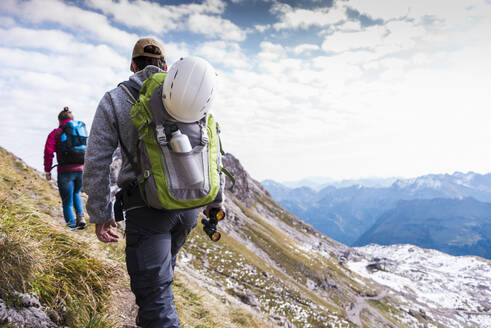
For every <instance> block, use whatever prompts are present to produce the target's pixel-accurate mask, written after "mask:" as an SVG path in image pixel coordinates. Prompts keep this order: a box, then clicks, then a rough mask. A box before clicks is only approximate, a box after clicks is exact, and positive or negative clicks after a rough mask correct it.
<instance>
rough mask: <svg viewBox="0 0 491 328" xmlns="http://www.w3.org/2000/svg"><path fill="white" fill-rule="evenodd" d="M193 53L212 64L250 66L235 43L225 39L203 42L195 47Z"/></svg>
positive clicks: (231, 66)
mask: <svg viewBox="0 0 491 328" xmlns="http://www.w3.org/2000/svg"><path fill="white" fill-rule="evenodd" d="M195 54H196V55H199V56H202V57H204V58H206V59H208V60H209V61H210V62H211V63H212V64H215V65H220V66H223V67H227V68H246V67H249V66H251V62H250V60H248V58H247V57H246V56H245V55H244V54H243V52H242V50H241V48H240V46H239V45H238V44H237V43H231V42H225V41H213V42H205V43H202V44H201V45H199V46H198V47H197V49H196V51H195Z"/></svg>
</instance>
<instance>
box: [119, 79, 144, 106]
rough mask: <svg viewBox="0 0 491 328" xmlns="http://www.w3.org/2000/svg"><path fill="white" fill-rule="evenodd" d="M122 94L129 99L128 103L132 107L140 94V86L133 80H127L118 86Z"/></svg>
mask: <svg viewBox="0 0 491 328" xmlns="http://www.w3.org/2000/svg"><path fill="white" fill-rule="evenodd" d="M118 87H121V89H123V91H124V92H126V94H127V95H128V96H129V97H130V99H131V101H129V103H130V104H131V105H133V104H134V103H136V101H137V99H138V96H139V94H140V86H139V85H138V83H136V82H135V81H133V80H127V81H124V82H121V83H120V84H118Z"/></svg>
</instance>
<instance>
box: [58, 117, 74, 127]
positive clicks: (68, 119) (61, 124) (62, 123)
mask: <svg viewBox="0 0 491 328" xmlns="http://www.w3.org/2000/svg"><path fill="white" fill-rule="evenodd" d="M68 121H72V119H70V118H67V119H66V120H64V121H61V123H60V126H59V128H61V127H62V126H63V125H64V124H65V123H66V122H68Z"/></svg>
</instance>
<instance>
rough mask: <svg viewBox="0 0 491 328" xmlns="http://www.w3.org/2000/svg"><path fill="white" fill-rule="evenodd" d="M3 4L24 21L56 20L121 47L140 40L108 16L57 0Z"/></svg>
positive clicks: (92, 37)
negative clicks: (111, 21) (112, 23)
mask: <svg viewBox="0 0 491 328" xmlns="http://www.w3.org/2000/svg"><path fill="white" fill-rule="evenodd" d="M0 6H1V8H2V12H3V13H5V14H10V15H13V16H15V17H17V18H18V19H19V21H21V22H27V23H34V24H42V23H56V24H59V25H61V26H63V28H66V29H67V30H70V31H72V32H73V33H76V34H78V35H79V36H82V35H83V34H82V33H79V32H81V31H83V32H86V33H87V34H86V35H83V36H85V37H89V38H91V39H94V40H96V41H98V42H107V43H110V44H111V45H113V46H116V47H118V48H121V49H129V48H132V47H133V44H134V43H135V42H136V40H137V39H138V36H137V35H136V34H132V33H128V32H126V31H123V30H120V29H117V28H115V27H113V26H112V25H111V24H110V22H109V20H108V19H107V18H106V17H105V16H104V15H101V14H99V13H96V12H92V11H88V10H84V9H82V8H79V7H76V6H72V5H67V4H65V3H63V2H61V1H57V0H30V1H17V0H4V1H2V4H1V5H0Z"/></svg>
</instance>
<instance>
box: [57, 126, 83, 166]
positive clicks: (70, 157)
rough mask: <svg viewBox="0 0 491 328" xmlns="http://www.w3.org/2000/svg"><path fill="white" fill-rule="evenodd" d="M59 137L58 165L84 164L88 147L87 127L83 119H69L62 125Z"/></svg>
mask: <svg viewBox="0 0 491 328" xmlns="http://www.w3.org/2000/svg"><path fill="white" fill-rule="evenodd" d="M61 129H62V132H61V133H59V135H58V139H57V143H56V145H57V150H58V151H57V160H58V165H66V164H83V163H84V156H85V149H86V148H87V129H86V128H85V123H84V122H82V121H73V120H71V121H68V122H66V123H65V124H63V125H62V126H61Z"/></svg>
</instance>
